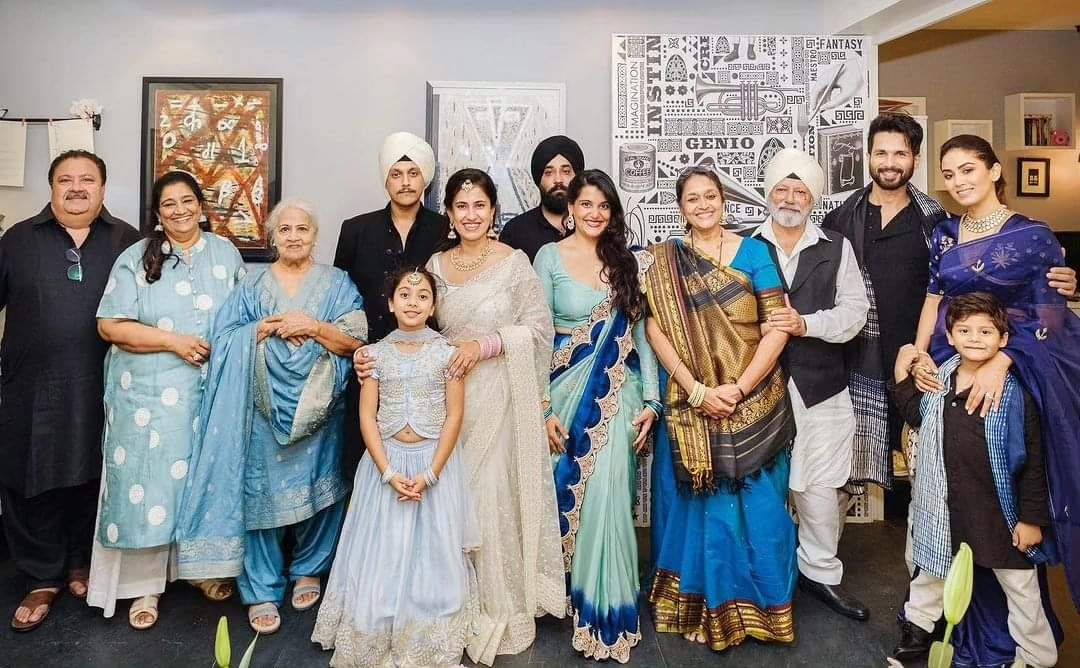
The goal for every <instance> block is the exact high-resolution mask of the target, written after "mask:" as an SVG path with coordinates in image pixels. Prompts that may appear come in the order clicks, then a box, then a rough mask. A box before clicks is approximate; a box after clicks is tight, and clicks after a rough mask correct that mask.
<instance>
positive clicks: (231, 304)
mask: <svg viewBox="0 0 1080 668" xmlns="http://www.w3.org/2000/svg"><path fill="white" fill-rule="evenodd" d="M311 272H312V274H313V275H311V276H308V277H307V279H306V281H305V286H306V288H302V290H305V289H307V292H308V298H307V299H306V300H305V303H304V308H305V310H308V309H310V311H309V314H310V315H312V316H313V317H315V318H316V319H318V320H320V321H323V322H331V323H334V324H335V325H336V326H337V327H339V328H340V329H341V330H342V331H344V332H345V333H346V334H349V335H350V336H353V337H355V338H360V339H363V338H365V337H366V336H367V320H366V318H365V317H364V314H363V311H362V310H361V308H362V304H363V301H362V299H361V298H360V294H359V292H357V290H356V286H354V285H353V283H352V281H351V280H350V279H349V277H348V275H347V274H345V273H344V272H342V271H340V270H337V269H334V268H332V267H327V266H324V265H316V266H314V267H312V269H311ZM272 283H273V277H272V275H271V274H270V270H269V269H266V270H265V271H264V272H260V273H253V274H249V275H248V277H247V278H246V279H245V280H244V281H243V282H242V283H241V284H240V285H239V286H237V288H236V290H235V291H234V292H233V293H232V295H231V296H230V297H229V299H228V301H227V302H226V303H225V304H224V305H223V306H222V307H221V310H220V311H219V312H218V315H217V317H216V319H215V320H214V326H213V329H212V330H211V331H212V334H211V350H212V352H211V357H210V362H209V373H208V376H207V381H206V391H205V394H204V395H203V404H202V413H201V416H200V417H199V435H200V438H199V439H198V441H197V443H196V445H195V447H194V450H193V452H192V456H191V467H190V471H191V472H190V474H189V476H188V485H187V488H186V489H185V490H184V501H183V503H182V505H181V513H180V517H179V519H178V521H177V528H176V542H177V546H178V566H179V571H180V577H181V578H184V579H202V578H215V577H234V576H236V575H238V574H239V573H240V571H241V569H242V568H243V560H244V534H245V532H246V531H247V530H248V529H250V528H265V527H261V526H259V527H252V526H250V525H251V523H252V518H250V517H247V513H246V512H245V508H246V506H247V505H248V504H247V503H245V497H246V495H247V494H248V492H249V491H248V490H245V489H244V478H245V467H246V465H247V462H248V457H249V452H248V449H249V447H250V446H251V435H252V420H253V418H254V415H255V411H256V410H259V411H260V412H262V413H263V415H265V416H266V418H267V420H268V422H269V424H270V428H271V431H272V432H273V434H274V440H275V441H276V444H275V445H276V446H277V447H281V448H285V447H288V446H290V445H292V444H294V443H295V442H296V441H297V440H299V439H302V438H304V437H307V436H311V435H312V434H314V433H316V432H318V431H319V430H320V429H324V428H325V429H340V428H341V427H340V426H337V425H329V424H327V418H328V417H329V415H330V413H331V410H332V408H333V406H334V405H335V404H336V403H337V402H338V400H339V397H340V396H341V395H342V394H343V392H344V389H345V383H346V381H347V380H348V377H349V374H350V373H352V363H351V360H349V359H348V358H345V357H340V356H338V355H334V354H332V353H330V352H329V351H328V350H326V348H324V347H323V346H322V345H321V344H319V343H318V342H317V341H315V340H314V339H308V340H307V341H305V342H304V343H303V344H302V345H300V346H293V345H291V344H289V343H287V342H286V341H284V340H282V339H279V338H276V337H269V338H267V339H264V340H263V341H262V342H261V343H256V341H255V337H256V330H257V328H258V325H259V322H260V321H261V320H262V319H263V318H266V317H267V316H270V315H273V314H275V313H277V312H279V311H280V307H281V306H283V305H282V304H280V303H278V300H277V299H275V295H274V287H275V286H273V285H271V284H272Z"/></svg>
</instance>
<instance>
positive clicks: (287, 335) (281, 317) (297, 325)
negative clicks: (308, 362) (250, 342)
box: [256, 311, 321, 346]
mask: <svg viewBox="0 0 1080 668" xmlns="http://www.w3.org/2000/svg"><path fill="white" fill-rule="evenodd" d="M320 324H321V323H320V322H319V321H318V320H316V319H315V318H312V317H311V316H310V315H308V314H307V313H304V312H303V311H289V312H287V313H279V314H277V315H272V316H269V317H267V318H263V319H262V320H261V321H259V326H258V328H257V330H256V332H257V334H256V340H257V341H262V340H263V339H265V338H266V337H268V336H276V337H278V338H281V339H285V340H286V341H288V342H289V343H291V344H293V345H294V346H300V345H303V343H304V342H305V341H307V340H308V339H313V338H315V337H316V336H317V335H318V333H319V325H320Z"/></svg>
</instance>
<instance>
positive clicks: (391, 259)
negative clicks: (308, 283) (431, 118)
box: [334, 132, 450, 480]
mask: <svg viewBox="0 0 1080 668" xmlns="http://www.w3.org/2000/svg"><path fill="white" fill-rule="evenodd" d="M379 174H380V176H382V178H383V181H384V187H385V188H386V193H387V195H389V197H390V201H389V202H388V203H387V205H386V206H385V207H383V208H381V209H376V210H375V211H371V212H369V213H364V214H361V215H359V216H355V217H353V218H349V219H348V220H346V221H345V222H343V223H342V224H341V235H340V236H339V237H338V245H337V253H336V254H335V256H334V266H335V267H337V268H338V269H341V270H343V271H345V272H347V273H348V274H349V277H350V278H352V280H353V283H355V284H356V287H357V289H358V290H360V295H361V296H362V297H363V298H364V312H365V314H366V315H367V321H368V341H367V343H375V342H377V341H378V340H379V339H381V338H383V337H384V336H386V335H387V334H389V333H390V332H391V331H392V330H393V329H395V328H396V327H397V323H396V321H395V320H394V317H393V316H392V315H391V314H390V307H389V305H388V304H387V296H388V294H389V293H388V291H387V289H386V281H387V279H388V278H389V276H390V274H391V272H393V271H394V270H395V269H397V268H398V267H401V266H421V267H422V266H424V265H425V264H427V261H428V260H429V259H430V258H431V256H432V254H434V252H435V250H436V248H437V247H438V246H439V244H440V243H442V242H444V241H446V235H447V234H448V233H449V231H450V221H449V220H447V219H446V217H445V216H443V215H440V214H439V213H436V212H435V211H432V210H431V209H428V208H426V207H425V206H424V205H423V201H422V200H423V195H424V190H425V189H427V187H428V185H430V184H431V180H432V178H434V176H435V153H434V152H433V151H432V150H431V146H429V145H428V143H427V142H426V141H424V140H423V139H421V138H420V137H417V136H416V135H414V134H410V133H408V132H395V133H393V134H391V135H390V136H388V137H387V138H386V139H385V140H384V141H383V145H382V149H381V150H380V151H379ZM361 350H363V349H362V348H361ZM357 354H360V352H359V351H357ZM346 396H347V397H348V405H349V406H350V409H349V410H348V411H346V413H345V414H346V416H347V417H346V420H345V439H346V440H345V442H346V443H347V444H348V446H347V447H345V448H344V449H343V455H342V456H343V460H344V461H343V463H342V466H343V470H344V473H345V475H346V476H347V477H348V479H349V480H352V477H353V475H354V474H355V473H356V467H357V465H358V464H359V463H360V456H361V455H362V454H363V451H364V448H363V441H362V440H361V436H360V421H359V412H358V408H357V407H358V406H359V401H360V386H359V383H358V382H357V380H356V379H355V378H351V379H350V381H349V387H348V389H347V392H346Z"/></svg>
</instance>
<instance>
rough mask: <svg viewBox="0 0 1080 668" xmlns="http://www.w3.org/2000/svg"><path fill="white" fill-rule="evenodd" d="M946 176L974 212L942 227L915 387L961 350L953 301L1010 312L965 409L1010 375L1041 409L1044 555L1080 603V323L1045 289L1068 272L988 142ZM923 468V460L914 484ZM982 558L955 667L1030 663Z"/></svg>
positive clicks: (978, 404)
mask: <svg viewBox="0 0 1080 668" xmlns="http://www.w3.org/2000/svg"><path fill="white" fill-rule="evenodd" d="M941 169H942V175H943V176H944V178H945V183H946V186H947V188H948V190H949V193H950V194H951V195H952V196H953V198H954V199H956V201H957V202H959V203H960V204H961V205H963V206H964V207H965V208H966V209H967V213H965V214H964V215H963V216H961V217H959V218H955V217H954V218H949V219H947V220H944V221H942V222H941V223H939V224H938V226H937V228H936V229H935V230H934V234H933V237H932V245H931V256H930V283H929V286H928V287H927V298H926V302H925V304H924V306H923V311H922V316H921V317H920V320H919V329H918V336H917V338H916V341H915V346H916V347H917V348H918V349H919V350H922V351H924V352H928V353H929V356H930V358H932V360H931V359H930V358H927V357H925V356H924V358H923V360H922V362H921V364H920V365H919V366H917V367H916V369H915V376H916V380H917V382H918V384H919V386H920V389H923V390H924V391H927V390H936V389H938V388H939V387H940V383H939V382H938V381H937V380H936V378H935V377H934V376H936V373H937V368H936V364H940V363H941V362H943V361H944V360H945V359H947V358H949V357H950V356H951V355H952V354H953V353H954V350H953V348H952V347H951V346H949V344H948V341H947V340H946V336H945V320H944V318H945V311H946V309H947V307H948V304H949V302H950V300H951V299H952V298H954V297H956V296H959V295H962V294H967V293H970V292H987V293H990V294H992V295H994V296H995V297H997V298H998V300H1000V301H1001V302H1002V303H1003V304H1004V305H1005V307H1006V309H1007V311H1008V314H1009V330H1010V331H1009V342H1008V345H1007V346H1006V347H1005V348H1004V349H1003V350H1002V351H1001V352H1000V353H998V358H997V359H996V360H995V362H996V364H994V365H993V368H992V369H991V370H990V371H991V372H990V373H987V374H985V375H983V376H977V377H976V380H975V383H974V385H973V386H972V389H971V393H970V398H969V400H968V404H967V407H968V410H969V411H970V410H980V409H981V410H982V414H983V416H985V415H986V412H987V411H988V410H990V409H991V406H992V407H993V409H994V410H996V409H997V405H996V404H997V402H999V401H1000V399H1001V396H1002V388H1003V386H1004V381H1005V374H1006V371H1007V370H1009V368H1010V367H1011V370H1012V372H1013V373H1015V374H1016V375H1017V377H1019V379H1020V382H1021V383H1022V384H1023V385H1024V387H1025V389H1027V390H1028V392H1030V393H1031V395H1032V397H1033V399H1034V400H1035V403H1036V405H1037V406H1038V407H1039V414H1040V420H1041V427H1042V433H1043V447H1044V452H1045V456H1046V472H1047V481H1048V483H1049V487H1050V499H1051V508H1050V513H1051V517H1052V531H1050V532H1044V540H1043V545H1042V547H1043V550H1044V551H1045V552H1046V553H1047V554H1048V555H1049V556H1050V558H1051V560H1052V561H1053V560H1056V558H1060V560H1061V561H1062V562H1063V563H1064V565H1065V572H1066V575H1067V578H1068V581H1069V586H1070V588H1071V590H1072V593H1073V601H1074V604H1077V603H1078V602H1080V597H1078V596H1077V594H1078V593H1080V568H1078V567H1080V554H1078V553H1077V552H1076V550H1077V546H1080V542H1078V541H1080V524H1078V520H1076V519H1070V517H1069V512H1068V509H1069V507H1070V506H1072V507H1075V506H1076V504H1077V503H1080V477H1078V476H1077V475H1076V472H1077V471H1080V441H1078V436H1077V434H1080V394H1078V393H1077V392H1076V390H1075V388H1074V383H1075V379H1076V378H1080V318H1078V317H1077V316H1076V314H1074V313H1073V312H1071V311H1070V310H1069V308H1068V306H1067V304H1066V303H1065V298H1064V297H1063V296H1061V295H1060V294H1058V292H1057V291H1056V290H1054V289H1053V288H1052V287H1050V286H1049V285H1048V283H1047V281H1046V276H1047V275H1048V272H1049V270H1050V268H1051V267H1057V266H1062V265H1063V264H1064V254H1063V251H1062V248H1061V245H1060V243H1059V242H1058V241H1057V238H1056V237H1055V236H1054V234H1053V232H1052V231H1051V230H1050V228H1049V227H1047V225H1046V224H1045V223H1042V222H1039V221H1035V220H1031V219H1030V218H1027V217H1026V216H1023V215H1021V214H1018V213H1015V212H1013V211H1010V210H1009V209H1008V208H1007V207H1006V206H1005V204H1004V201H1003V200H1004V190H1005V182H1004V179H1002V178H1001V164H1000V162H999V161H998V159H997V156H996V155H995V154H994V151H993V148H992V147H991V146H990V144H989V143H987V142H986V141H985V140H983V139H981V138H979V137H975V136H973V135H959V136H957V137H954V138H952V139H950V140H949V141H947V142H946V143H945V144H944V145H943V146H942V149H941ZM935 363H936V364H935ZM987 366H991V365H987ZM917 467H918V459H917V458H916V468H915V474H916V475H918V468H917ZM974 556H975V563H976V576H975V595H974V598H973V601H972V605H971V607H970V609H969V611H968V614H967V617H965V621H964V622H963V623H962V624H960V625H959V626H958V627H957V633H956V635H954V636H953V637H954V638H955V640H954V644H955V645H956V664H957V665H963V666H997V665H1001V664H1008V663H1011V662H1012V661H1013V660H1014V658H1016V657H1020V658H1022V659H1027V660H1029V662H1030V657H1026V656H1025V655H1024V652H1023V648H1018V647H1017V643H1016V642H1015V641H1014V640H1013V638H1012V637H1011V636H1010V634H1009V627H1008V624H1007V619H1006V618H1007V608H1006V602H1005V596H1004V593H1003V592H1002V590H1001V588H1000V586H999V585H998V583H997V580H996V579H995V578H994V576H993V574H992V573H991V572H989V571H988V570H987V569H983V568H981V567H979V566H978V562H979V555H977V554H976V555H974ZM1040 568H1041V567H1040ZM1041 570H1043V571H1044V570H1045V569H1041ZM1040 580H1041V586H1042V593H1043V600H1044V606H1043V607H1044V608H1045V610H1046V613H1047V617H1048V618H1049V619H1050V622H1051V625H1052V626H1053V627H1054V629H1055V635H1056V636H1057V638H1058V640H1059V641H1060V639H1061V637H1062V636H1061V632H1060V631H1061V629H1060V625H1059V624H1058V622H1057V619H1056V617H1055V616H1054V614H1053V611H1052V610H1051V608H1050V602H1049V594H1048V592H1047V589H1046V579H1045V572H1042V573H1040ZM1033 665H1034V664H1033Z"/></svg>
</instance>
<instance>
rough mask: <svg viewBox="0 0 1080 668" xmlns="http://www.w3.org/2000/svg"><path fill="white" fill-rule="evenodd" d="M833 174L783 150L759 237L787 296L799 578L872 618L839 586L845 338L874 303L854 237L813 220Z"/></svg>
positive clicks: (839, 608)
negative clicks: (812, 214) (828, 175)
mask: <svg viewBox="0 0 1080 668" xmlns="http://www.w3.org/2000/svg"><path fill="white" fill-rule="evenodd" d="M824 183H825V175H824V174H823V173H822V171H821V167H820V166H819V165H818V163H817V161H816V160H815V159H814V158H812V157H811V156H810V155H808V154H807V153H805V152H803V151H799V150H796V149H792V148H787V149H784V150H782V151H780V152H779V153H777V154H776V155H775V156H774V157H773V159H772V160H771V161H769V164H768V165H767V166H766V168H765V193H766V200H767V202H768V207H769V218H768V219H767V220H766V221H765V222H764V223H762V225H761V226H760V227H758V229H757V230H755V231H754V233H753V236H756V237H760V238H761V239H762V240H764V241H766V242H768V246H769V252H770V253H771V254H772V256H773V260H774V261H775V262H776V265H777V268H779V269H780V274H781V276H782V277H783V281H784V288H785V290H786V292H787V296H788V306H787V308H784V309H778V310H776V311H773V312H772V314H771V315H770V316H769V319H768V326H769V327H774V328H776V329H779V330H780V331H782V332H785V333H787V334H788V335H789V336H790V337H791V339H790V340H789V341H788V344H787V346H786V347H785V349H784V354H783V357H782V358H781V360H782V363H783V365H784V369H785V370H786V371H787V373H788V375H789V379H788V393H789V395H790V396H791V404H792V409H793V411H794V414H795V425H796V436H795V443H794V445H793V446H792V452H791V476H790V479H789V481H788V487H789V489H790V490H791V493H792V497H793V498H794V500H795V508H796V510H797V511H798V515H799V548H798V551H797V557H798V563H799V586H800V588H802V589H803V590H804V591H806V592H809V593H811V594H813V595H815V596H816V597H818V598H819V599H821V600H822V601H824V602H825V603H826V604H827V605H828V606H829V607H831V608H832V609H833V610H835V611H836V612H839V613H840V614H842V615H845V616H847V617H851V618H853V619H858V620H865V619H868V618H869V616H870V612H869V610H867V609H866V606H864V605H863V604H862V603H860V602H859V601H858V600H857V599H856V598H855V597H853V596H851V595H850V594H847V593H846V592H844V591H843V590H842V589H841V588H840V580H841V578H842V577H843V573H844V565H843V564H842V563H841V562H840V560H839V559H838V558H837V556H836V549H837V543H838V542H839V540H840V529H841V524H840V523H841V522H842V521H843V518H842V517H841V513H840V512H839V508H841V507H846V500H847V498H846V494H844V492H843V491H842V489H841V488H843V486H844V485H845V484H846V483H847V480H848V473H849V472H850V470H851V453H852V441H853V439H854V436H855V413H854V409H853V408H852V404H851V396H850V395H849V393H848V387H847V380H848V374H847V371H846V369H845V366H844V348H843V344H844V342H846V341H848V340H850V339H851V338H853V337H854V336H855V335H857V334H858V333H859V331H860V330H861V329H862V327H863V325H864V324H865V322H866V314H867V311H868V310H869V308H870V303H869V301H868V300H867V297H866V287H865V285H864V283H863V279H862V274H861V273H860V271H859V265H858V262H857V261H856V259H855V254H854V251H853V250H852V248H851V244H850V243H849V242H848V241H847V239H845V238H844V237H843V236H841V235H840V234H839V233H837V232H832V231H829V230H823V229H821V228H820V227H818V226H817V225H815V224H812V223H810V222H809V218H810V211H811V210H812V209H813V208H814V204H815V203H817V202H818V201H820V199H821V191H822V188H823V186H824Z"/></svg>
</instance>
